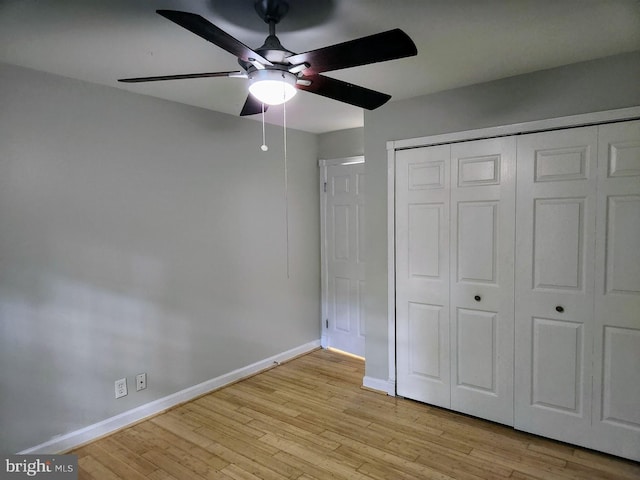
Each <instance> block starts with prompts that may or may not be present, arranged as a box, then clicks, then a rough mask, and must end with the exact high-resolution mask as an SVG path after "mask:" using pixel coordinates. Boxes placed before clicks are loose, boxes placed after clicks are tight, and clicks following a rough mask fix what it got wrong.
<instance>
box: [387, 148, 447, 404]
mask: <svg viewBox="0 0 640 480" xmlns="http://www.w3.org/2000/svg"><path fill="white" fill-rule="evenodd" d="M449 157H450V147H449V146H448V145H445V146H436V147H426V148H415V149H411V150H401V151H398V152H396V189H395V191H396V356H397V359H396V369H397V392H398V394H399V395H402V396H404V397H408V398H413V399H415V400H420V401H422V402H427V403H431V404H433V405H438V406H441V407H447V408H448V407H450V405H451V390H450V380H449V378H450V361H449V202H450V200H449V191H450V189H449V170H450V166H449V165H450V164H449Z"/></svg>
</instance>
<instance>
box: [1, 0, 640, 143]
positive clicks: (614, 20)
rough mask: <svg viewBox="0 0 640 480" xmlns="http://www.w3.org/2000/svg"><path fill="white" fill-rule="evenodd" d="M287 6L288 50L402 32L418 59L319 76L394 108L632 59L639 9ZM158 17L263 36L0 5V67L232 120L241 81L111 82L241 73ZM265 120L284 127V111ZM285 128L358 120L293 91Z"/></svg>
mask: <svg viewBox="0 0 640 480" xmlns="http://www.w3.org/2000/svg"><path fill="white" fill-rule="evenodd" d="M289 3H290V4H291V8H290V12H289V14H288V15H287V16H286V17H285V18H284V19H283V20H282V22H281V23H280V24H279V25H278V27H277V34H278V37H279V38H280V40H281V42H282V44H283V45H284V46H285V47H287V48H288V49H289V50H291V51H294V52H298V53H299V52H304V51H308V50H314V49H316V48H320V47H324V46H328V45H332V44H335V43H340V42H344V41H347V40H351V39H354V38H358V37H362V36H366V35H370V34H373V33H378V32H381V31H385V30H389V29H391V28H396V27H399V28H402V29H403V30H404V31H405V32H406V33H408V34H409V36H410V37H411V38H412V39H413V41H414V42H415V43H416V45H417V47H418V55H417V56H416V57H410V58H407V59H401V60H394V61H391V62H385V63H378V64H374V65H367V66H362V67H357V68H351V69H345V70H341V71H337V72H331V73H327V75H328V76H333V77H335V78H338V79H341V80H346V81H349V82H352V83H355V84H358V85H362V86H365V87H368V88H372V89H374V90H378V91H381V92H385V93H388V94H391V95H392V99H391V101H394V100H398V99H406V98H411V97H415V96H419V95H425V94H429V93H433V92H437V91H441V90H447V89H451V88H455V87H461V86H464V85H470V84H474V83H479V82H485V81H489V80H494V79H498V78H504V77H509V76H512V75H517V74H522V73H527V72H532V71H536V70H542V69H546V68H552V67H557V66H560V65H566V64H570V63H575V62H580V61H585V60H590V59H595V58H600V57H605V56H608V55H614V54H617V53H622V52H629V51H633V50H638V49H640V1H639V0H393V1H391V0H314V1H311V0H289ZM161 8H166V9H174V10H183V11H188V12H194V13H198V14H200V15H202V16H204V17H205V18H207V19H208V20H210V21H211V22H212V23H214V24H215V25H217V26H218V27H220V28H222V29H223V30H225V31H226V32H227V33H229V34H231V35H232V36H234V37H236V38H237V39H239V40H240V41H241V42H243V43H245V44H246V45H248V46H249V47H252V48H257V47H259V46H260V45H262V43H263V41H264V39H265V37H266V35H267V33H268V26H267V25H266V24H265V23H263V22H262V20H260V18H259V17H258V16H257V14H256V13H255V12H254V10H253V0H217V1H216V0H199V1H196V0H157V1H150V0H0V61H2V62H6V63H10V64H15V65H20V66H24V67H28V68H33V69H36V70H41V71H45V72H50V73H54V74H58V75H63V76H66V77H71V78H76V79H80V80H85V81H88V82H93V83H98V84H102V85H108V86H111V87H115V88H121V89H125V90H129V91H132V92H136V93H140V94H144V95H151V96H154V97H159V98H164V99H168V100H173V101H176V102H182V103H186V104H189V105H196V106H199V107H203V108H207V109H211V110H216V111H219V112H224V113H228V114H232V115H237V114H238V112H239V111H240V109H241V108H242V105H243V103H244V101H245V98H246V95H247V94H246V86H247V85H246V80H242V79H234V78H211V79H196V80H193V79H192V80H176V81H170V82H157V83H146V84H133V85H131V84H122V83H118V82H117V79H118V78H123V77H137V76H151V75H169V74H177V73H195V72H211V71H224V70H237V69H238V64H237V63H236V59H235V57H233V56H232V55H231V54H229V53H227V52H225V51H223V50H221V49H220V48H218V47H216V46H214V45H213V44H211V43H209V42H206V41H205V40H203V39H201V38H200V37H198V36H196V35H194V34H193V33H191V32H189V31H187V30H185V29H183V28H181V27H179V26H178V25H176V24H174V23H172V22H170V21H169V20H167V19H165V18H163V17H161V16H160V15H158V14H156V13H155V10H156V9H161ZM259 117H260V116H259V115H256V116H252V117H249V118H253V119H255V120H259V119H260V118H259ZM267 121H268V122H270V123H274V124H282V109H281V107H272V108H271V109H270V111H269V112H268V115H267ZM287 124H288V126H289V127H292V128H297V129H300V130H305V131H308V132H313V133H322V132H328V131H333V130H341V129H345V128H353V127H359V126H362V124H363V111H362V110H361V109H359V108H356V107H352V106H350V105H346V104H342V103H339V102H337V101H334V100H330V99H326V98H323V97H319V96H317V95H313V94H311V93H308V92H299V94H298V95H297V96H296V97H295V98H294V99H293V100H292V101H291V102H289V103H288V104H287Z"/></svg>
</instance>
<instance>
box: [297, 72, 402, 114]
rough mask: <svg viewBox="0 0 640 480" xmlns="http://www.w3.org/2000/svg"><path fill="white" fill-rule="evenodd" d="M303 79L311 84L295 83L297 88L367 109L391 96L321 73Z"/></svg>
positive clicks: (378, 104)
mask: <svg viewBox="0 0 640 480" xmlns="http://www.w3.org/2000/svg"><path fill="white" fill-rule="evenodd" d="M304 80H310V81H311V84H310V85H305V84H297V85H296V88H297V89H299V90H304V91H307V92H311V93H315V94H317V95H322V96H323V97H327V98H332V99H334V100H338V101H340V102H344V103H348V104H350V105H355V106H356V107H362V108H366V109H367V110H373V109H376V108H378V107H380V106H381V105H383V104H385V103H386V102H387V101H388V100H389V99H390V98H391V95H387V94H386V93H380V92H376V91H375V90H369V89H368V88H365V87H360V86H358V85H354V84H353V83H348V82H343V81H342V80H336V79H335V78H330V77H325V76H323V75H311V76H309V77H304Z"/></svg>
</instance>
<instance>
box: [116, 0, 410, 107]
mask: <svg viewBox="0 0 640 480" xmlns="http://www.w3.org/2000/svg"><path fill="white" fill-rule="evenodd" d="M254 8H255V10H256V12H257V14H258V15H259V16H260V18H262V20H264V22H265V23H267V24H268V25H269V35H268V36H267V38H266V39H265V41H264V44H263V45H262V46H260V47H258V48H256V49H255V50H254V49H251V48H249V47H248V46H246V45H245V44H243V43H242V42H240V41H239V40H237V39H236V38H234V37H232V36H231V35H229V34H228V33H226V32H225V31H223V30H222V29H220V28H219V27H217V26H215V25H214V24H213V23H211V22H209V21H208V20H206V19H205V18H203V17H201V16H200V15H197V14H195V13H189V12H181V11H176V10H157V13H158V14H160V15H162V16H163V17H165V18H167V19H168V20H171V21H172V22H174V23H176V24H178V25H180V26H181V27H183V28H185V29H187V30H189V31H190V32H192V33H195V34H196V35H198V36H200V37H202V38H203V39H205V40H207V41H209V42H211V43H213V44H214V45H216V46H218V47H220V48H222V49H223V50H226V51H227V52H229V53H231V54H232V55H235V56H236V57H237V58H238V64H239V65H240V67H241V68H242V70H241V71H231V72H228V71H227V72H208V73H190V74H179V75H163V76H155V77H137V78H123V79H120V80H119V81H120V82H125V83H140V82H154V81H164V80H182V79H190V78H209V77H232V78H246V79H249V84H250V86H249V91H250V94H249V96H248V97H247V100H246V101H245V104H244V106H243V108H242V111H241V112H240V115H241V116H244V115H253V114H257V113H260V112H263V111H265V110H266V108H267V106H266V105H265V103H267V104H269V105H276V104H279V103H283V101H287V100H288V99H289V98H291V97H292V96H293V94H295V90H304V91H307V92H310V93H315V94H317V95H321V96H324V97H327V98H331V99H333V100H337V101H340V102H344V103H348V104H350V105H354V106H357V107H361V108H366V109H369V110H373V109H375V108H378V107H380V106H381V105H383V104H384V103H386V102H387V101H388V100H389V99H390V98H391V96H390V95H387V94H385V93H381V92H376V91H374V90H370V89H368V88H365V87H361V86H358V85H354V84H352V83H348V82H344V81H341V80H337V79H334V78H331V77H327V76H324V75H321V73H324V72H330V71H334V70H340V69H343V68H350V67H357V66H361V65H368V64H372V63H378V62H385V61H388V60H395V59H400V58H404V57H409V56H413V55H416V54H417V49H416V46H415V44H414V43H413V41H412V40H411V38H409V36H408V35H407V34H406V33H404V32H403V31H402V30H400V29H398V28H396V29H393V30H389V31H386V32H382V33H377V34H374V35H369V36H367V37H362V38H358V39H355V40H350V41H347V42H343V43H339V44H336V45H331V46H328V47H323V48H319V49H317V50H311V51H308V52H305V53H299V54H296V53H294V52H292V51H290V50H288V49H286V48H284V47H283V46H282V44H281V43H280V40H279V39H278V37H277V36H276V27H275V26H276V24H278V23H279V22H280V21H281V20H282V19H283V17H284V16H285V15H286V14H287V13H288V11H289V3H288V2H287V1H286V0H256V1H255V2H254ZM262 81H268V82H272V83H274V82H275V83H277V82H279V83H278V84H279V85H281V86H282V88H283V89H284V90H286V91H287V94H286V95H285V96H284V97H281V98H278V99H275V100H274V103H270V101H267V100H265V97H261V96H260V97H256V96H254V95H257V93H256V91H257V90H259V89H258V88H254V87H256V85H255V84H256V83H259V82H262ZM285 97H286V98H285ZM258 98H260V99H261V100H259V99H258Z"/></svg>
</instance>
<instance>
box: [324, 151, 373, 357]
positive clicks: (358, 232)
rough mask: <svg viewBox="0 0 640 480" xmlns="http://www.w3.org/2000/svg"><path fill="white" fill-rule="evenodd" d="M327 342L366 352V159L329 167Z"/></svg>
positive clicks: (327, 169)
mask: <svg viewBox="0 0 640 480" xmlns="http://www.w3.org/2000/svg"><path fill="white" fill-rule="evenodd" d="M325 188H326V194H325V202H326V203H325V212H326V219H325V233H324V241H325V252H326V253H325V255H326V272H327V275H326V276H327V284H326V289H327V291H326V302H327V308H326V318H325V325H324V328H325V332H326V344H327V345H326V346H329V347H333V348H337V349H340V350H343V351H345V352H349V353H352V354H354V355H359V356H362V357H364V353H365V352H364V345H365V344H364V339H365V321H364V308H363V304H362V299H363V295H364V274H365V263H364V258H363V254H364V250H363V240H364V238H363V233H364V229H363V224H362V222H363V221H364V198H363V188H364V163H357V164H351V165H330V166H328V167H326V187H325Z"/></svg>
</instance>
